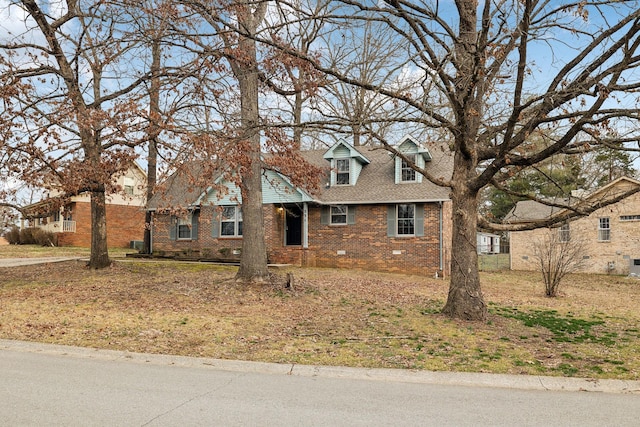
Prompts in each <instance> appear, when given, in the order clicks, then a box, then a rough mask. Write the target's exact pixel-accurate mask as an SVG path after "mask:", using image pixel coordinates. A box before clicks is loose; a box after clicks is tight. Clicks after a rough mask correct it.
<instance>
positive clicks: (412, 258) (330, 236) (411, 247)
mask: <svg viewBox="0 0 640 427" xmlns="http://www.w3.org/2000/svg"><path fill="white" fill-rule="evenodd" d="M213 209H214V208H213V207H203V208H202V211H201V213H200V224H199V233H198V239H197V240H194V241H191V240H170V239H169V216H168V215H156V217H155V218H154V227H153V230H154V232H153V249H154V252H158V251H182V250H188V249H194V250H199V251H203V250H206V251H207V252H208V253H210V254H214V256H217V254H218V253H219V250H220V249H221V248H230V249H234V248H240V247H241V246H242V240H241V239H228V238H222V239H214V238H212V237H211V218H212V217H213ZM424 209H425V211H424V224H425V226H424V229H425V235H424V236H423V237H388V236H387V206H386V205H360V206H357V207H356V223H355V224H353V225H341V226H335V225H334V226H330V225H322V224H321V223H320V212H321V208H320V207H319V206H310V207H309V247H308V248H307V249H303V248H302V247H295V246H294V247H287V246H284V218H283V216H284V213H283V212H282V211H279V210H278V209H276V207H275V206H273V205H266V206H265V208H264V214H265V232H266V233H265V234H266V236H265V237H266V242H267V250H268V257H269V262H271V263H283V264H293V265H304V266H310V267H338V268H358V269H364V270H376V271H390V272H402V273H415V274H428V275H434V274H435V273H436V272H438V273H439V274H441V273H442V271H441V259H440V205H439V204H436V203H430V204H425V205H424ZM442 209H443V211H442V217H443V218H444V219H445V220H444V222H443V225H442V238H443V245H444V251H443V259H442V262H443V267H444V270H445V273H446V274H448V272H449V258H450V249H449V248H450V246H451V243H450V242H451V221H450V218H451V203H449V202H446V203H444V204H443V208H442ZM338 251H344V254H341V255H339V254H338ZM394 251H400V253H399V254H394Z"/></svg>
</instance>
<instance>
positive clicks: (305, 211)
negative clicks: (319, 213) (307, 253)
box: [302, 202, 309, 249]
mask: <svg viewBox="0 0 640 427" xmlns="http://www.w3.org/2000/svg"><path fill="white" fill-rule="evenodd" d="M302 247H303V248H304V249H308V248H309V204H308V203H307V202H304V203H302Z"/></svg>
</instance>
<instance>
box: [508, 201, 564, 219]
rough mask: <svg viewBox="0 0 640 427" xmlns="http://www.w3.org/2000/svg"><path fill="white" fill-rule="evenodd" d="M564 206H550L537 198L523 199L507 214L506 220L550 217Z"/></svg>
mask: <svg viewBox="0 0 640 427" xmlns="http://www.w3.org/2000/svg"><path fill="white" fill-rule="evenodd" d="M561 210H562V208H558V207H555V206H548V205H545V204H543V203H540V202H537V201H535V200H523V201H520V202H518V203H516V205H515V206H514V207H513V209H511V211H510V212H509V213H508V214H507V215H505V217H504V222H509V223H514V222H530V221H537V220H540V219H546V218H550V217H551V216H552V215H553V214H555V213H557V212H559V211H561Z"/></svg>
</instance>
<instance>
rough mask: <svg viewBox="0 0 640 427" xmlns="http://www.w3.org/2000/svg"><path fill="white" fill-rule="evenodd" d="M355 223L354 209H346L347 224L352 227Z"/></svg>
mask: <svg viewBox="0 0 640 427" xmlns="http://www.w3.org/2000/svg"><path fill="white" fill-rule="evenodd" d="M355 223H356V207H355V206H349V207H347V224H349V225H353V224H355Z"/></svg>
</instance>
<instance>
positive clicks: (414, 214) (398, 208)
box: [396, 203, 416, 237]
mask: <svg viewBox="0 0 640 427" xmlns="http://www.w3.org/2000/svg"><path fill="white" fill-rule="evenodd" d="M400 206H411V207H412V208H413V216H412V217H411V218H400ZM409 219H411V220H413V233H410V234H409V233H400V221H406V220H409ZM415 235H416V205H415V204H413V203H400V204H397V205H396V236H398V237H412V236H415Z"/></svg>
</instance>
